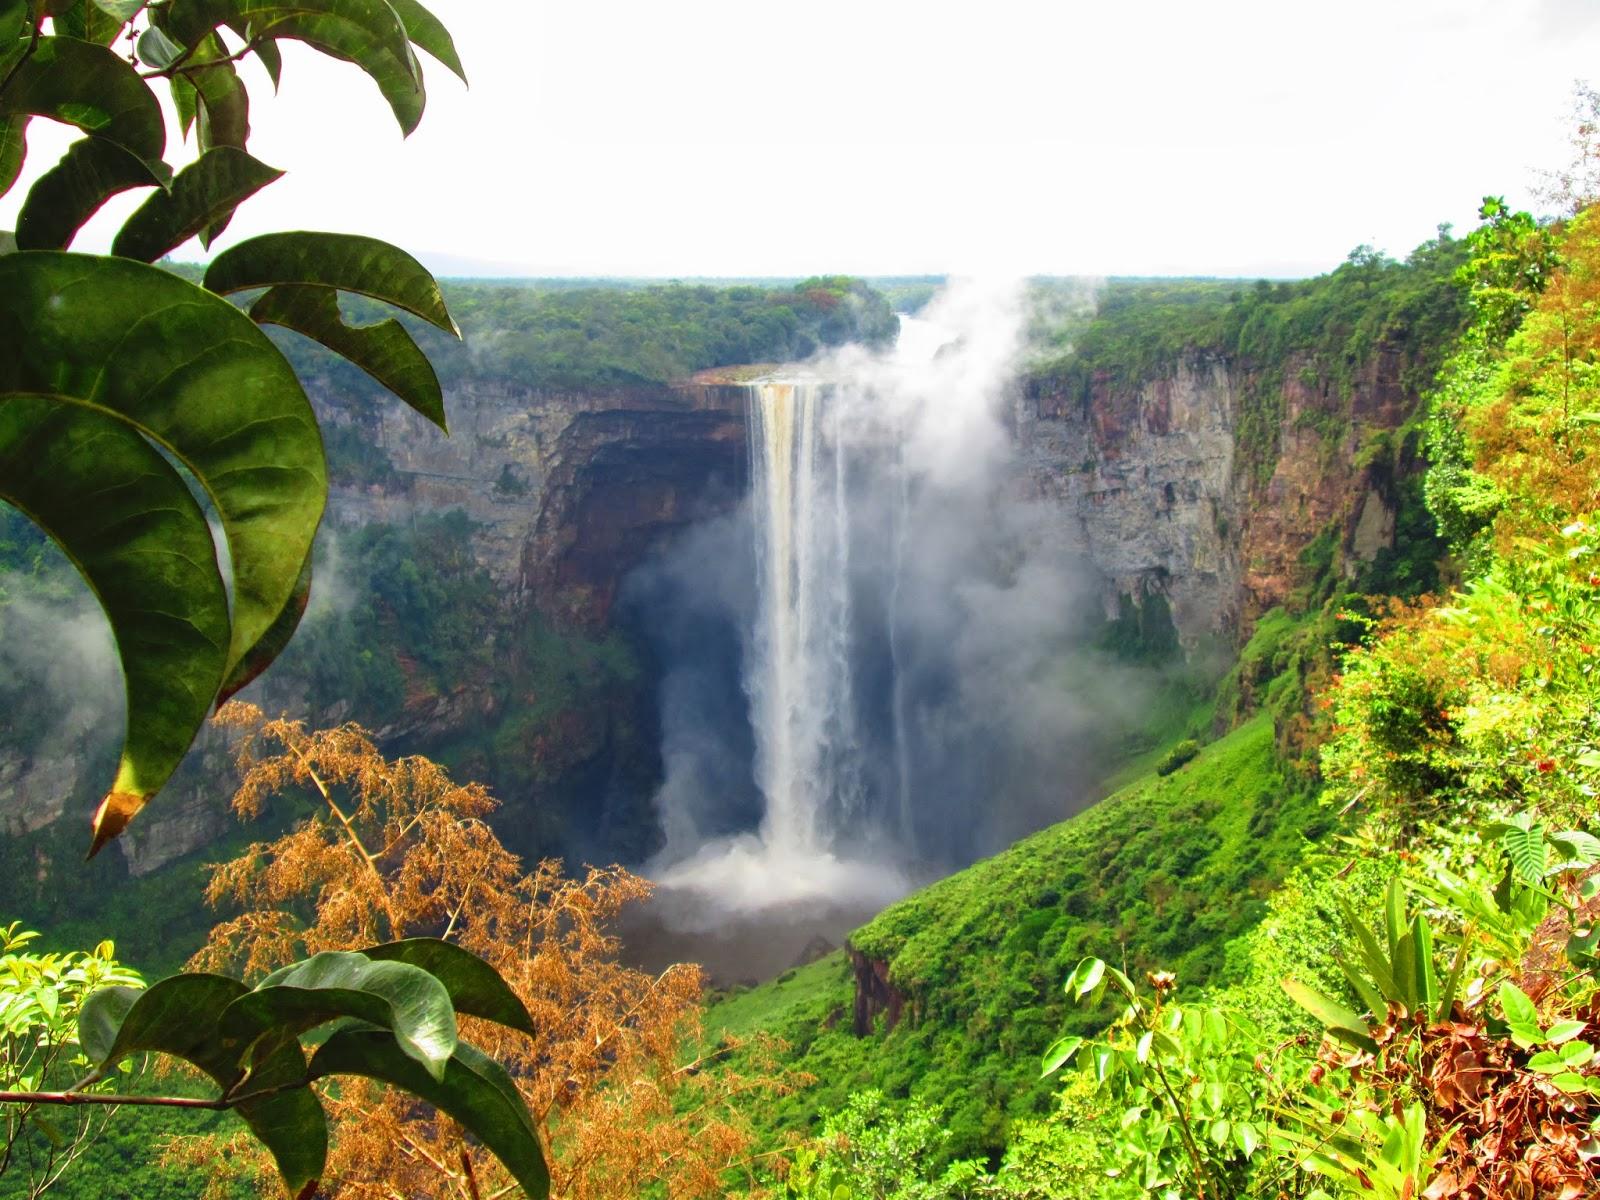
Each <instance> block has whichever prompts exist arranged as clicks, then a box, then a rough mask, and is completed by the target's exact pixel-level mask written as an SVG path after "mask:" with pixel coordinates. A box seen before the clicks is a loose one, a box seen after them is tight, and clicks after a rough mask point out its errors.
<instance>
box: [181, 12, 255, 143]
mask: <svg viewBox="0 0 1600 1200" xmlns="http://www.w3.org/2000/svg"><path fill="white" fill-rule="evenodd" d="M227 55H228V51H227V47H226V46H224V45H223V44H222V39H221V38H219V37H217V36H216V35H215V34H213V35H212V36H211V37H209V38H207V39H206V40H205V42H204V43H203V44H202V48H201V50H200V51H199V53H197V54H195V55H194V56H193V57H192V58H191V59H190V60H189V62H188V63H186V64H185V65H184V67H183V74H184V77H185V78H187V79H188V80H189V82H190V83H192V84H194V88H195V91H196V92H197V93H198V94H199V97H200V104H199V107H198V109H197V111H198V114H199V124H198V128H199V130H200V149H201V151H202V152H204V151H206V150H209V149H211V148H212V147H213V146H234V147H236V148H238V149H241V150H242V149H243V148H244V146H245V143H246V142H248V141H249V140H250V97H249V94H248V93H247V92H246V91H245V90H244V81H243V80H241V79H240V78H239V72H238V71H236V70H234V67H233V64H232V63H230V62H225V61H223V60H224V59H226V58H227Z"/></svg>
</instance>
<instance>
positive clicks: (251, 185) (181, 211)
mask: <svg viewBox="0 0 1600 1200" xmlns="http://www.w3.org/2000/svg"><path fill="white" fill-rule="evenodd" d="M282 175H283V172H282V171H279V170H277V169H276V168H273V167H269V166H267V165H266V164H265V163H263V162H259V161H257V160H256V159H254V158H252V157H251V156H250V155H249V154H247V153H245V152H244V151H243V150H239V149H236V148H234V147H232V146H217V147H215V148H213V149H211V150H207V151H206V152H205V153H204V154H202V155H201V156H200V157H199V158H197V159H196V160H195V161H194V162H192V163H190V164H189V165H188V166H187V167H185V168H184V169H183V170H181V171H179V172H178V174H177V175H176V176H175V177H174V178H173V180H172V188H171V190H170V191H164V192H157V193H156V194H155V195H154V196H151V197H150V198H149V199H148V200H146V201H145V202H144V204H143V205H141V206H140V207H139V209H138V211H136V212H135V213H134V214H133V215H132V216H131V217H129V218H128V220H127V222H126V223H125V224H124V225H123V226H122V229H121V230H120V231H119V232H118V233H117V238H116V241H114V242H113V243H112V244H111V252H112V253H113V254H120V255H122V256H123V257H124V258H137V259H139V260H140V261H141V262H154V261H155V260H156V259H158V258H160V257H161V256H162V255H164V254H170V253H171V252H172V251H173V250H176V249H177V248H178V247H179V246H181V245H183V243H184V242H186V241H188V240H189V239H190V238H192V237H194V236H195V235H196V234H197V233H200V232H201V231H202V230H204V229H205V228H206V227H207V226H209V225H210V224H212V222H214V221H216V220H218V219H219V218H221V217H223V216H225V215H226V214H228V213H230V212H232V211H233V210H234V209H235V208H237V207H238V206H239V204H240V203H241V202H242V201H244V200H245V199H246V198H247V197H249V196H252V195H254V194H255V193H256V192H258V191H260V190H261V189H262V188H264V187H266V185H267V184H269V183H271V182H272V181H273V180H275V179H278V178H279V177H281V176H282Z"/></svg>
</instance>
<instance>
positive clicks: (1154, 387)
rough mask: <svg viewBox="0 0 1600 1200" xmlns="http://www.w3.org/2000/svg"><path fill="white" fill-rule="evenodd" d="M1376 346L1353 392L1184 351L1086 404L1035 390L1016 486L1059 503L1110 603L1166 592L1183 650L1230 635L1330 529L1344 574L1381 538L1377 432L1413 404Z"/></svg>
mask: <svg viewBox="0 0 1600 1200" xmlns="http://www.w3.org/2000/svg"><path fill="white" fill-rule="evenodd" d="M1406 365H1407V364H1406V362H1405V361H1404V359H1403V358H1402V356H1401V355H1400V354H1399V353H1398V352H1396V351H1392V350H1380V352H1379V353H1377V354H1375V355H1373V356H1372V358H1371V359H1370V360H1369V361H1368V362H1367V363H1366V364H1365V366H1363V367H1362V368H1361V369H1360V370H1359V371H1357V372H1356V373H1355V374H1354V376H1353V378H1352V379H1351V380H1350V381H1349V382H1348V383H1341V382H1338V381H1335V380H1332V379H1328V378H1325V377H1323V376H1321V375H1319V374H1318V373H1317V372H1316V371H1315V370H1314V369H1312V368H1311V367H1310V366H1309V365H1308V363H1307V362H1306V361H1303V360H1295V359H1291V360H1290V361H1289V363H1288V364H1287V366H1286V367H1285V368H1284V370H1283V371H1282V374H1281V377H1276V378H1265V377H1263V376H1262V374H1261V373H1260V372H1258V371H1256V370H1254V369H1253V368H1251V367H1250V366H1249V365H1248V364H1244V363H1238V362H1234V361H1230V360H1228V359H1225V358H1222V357H1220V356H1216V355H1208V354H1198V353H1196V354H1190V355H1187V356H1185V357H1183V358H1182V359H1180V360H1179V361H1177V362H1175V363H1174V364H1172V366H1171V367H1170V369H1168V370H1167V371H1166V372H1164V373H1162V374H1159V375H1158V376H1157V377H1156V378H1154V379H1151V380H1148V381H1146V382H1144V383H1141V384H1139V385H1136V386H1129V385H1126V384H1121V383H1119V382H1117V381H1115V380H1112V379H1108V378H1104V377H1097V378H1096V379H1095V380H1094V381H1093V382H1092V384H1091V386H1090V388H1089V390H1088V393H1087V394H1086V395H1077V396H1069V395H1065V394H1062V393H1060V392H1057V391H1052V390H1051V389H1050V387H1049V386H1047V385H1042V384H1040V383H1038V382H1034V383H1032V384H1030V385H1029V386H1026V387H1024V388H1023V389H1022V391H1021V393H1020V394H1019V396H1018V397H1017V400H1016V403H1015V405H1014V410H1013V414H1012V418H1013V428H1014V430H1015V432H1016V435H1017V437H1018V440H1019V443H1020V445H1021V447H1022V458H1021V464H1022V468H1021V469H1022V476H1023V478H1022V479H1021V480H1020V481H1019V486H1020V487H1021V488H1023V490H1025V491H1026V492H1027V493H1028V494H1030V495H1032V496H1034V497H1037V498H1039V499H1041V500H1045V501H1047V502H1049V503H1051V504H1053V505H1055V506H1057V507H1059V509H1060V510H1061V520H1062V521H1063V522H1064V523H1065V524H1066V526H1067V528H1068V531H1069V535H1070V536H1071V538H1072V540H1073V541H1074V542H1075V543H1076V545H1077V547H1078V548H1079V549H1081V550H1082V552H1083V553H1084V554H1085V555H1086V556H1087V558H1088V559H1089V561H1091V562H1092V563H1093V564H1094V565H1095V567H1096V568H1098V570H1099V572H1100V574H1101V585H1102V592H1103V596H1104V600H1105V603H1106V609H1107V612H1108V613H1111V612H1114V611H1115V607H1116V604H1117V600H1118V597H1119V595H1120V596H1130V597H1133V598H1134V599H1135V600H1136V601H1137V600H1139V599H1141V598H1143V597H1144V596H1147V595H1151V594H1156V593H1159V594H1161V595H1163V596H1164V597H1165V598H1166V599H1167V601H1168V603H1169V605H1170V607H1171V611H1172V617H1173V622H1174V624H1175V625H1176V626H1177V628H1178V632H1179V636H1180V637H1181V638H1182V639H1183V641H1184V642H1185V644H1188V645H1194V644H1195V643H1196V642H1198V641H1199V640H1200V639H1201V638H1203V637H1205V636H1206V635H1221V636H1223V637H1231V636H1232V635H1234V634H1235V633H1236V632H1237V631H1238V630H1239V628H1240V626H1241V624H1243V623H1247V622H1248V621H1250V620H1251V619H1253V618H1254V617H1255V616H1257V615H1259V614H1260V613H1261V612H1263V611H1265V610H1266V609H1268V608H1271V607H1272V606H1273V605H1275V604H1279V603H1281V602H1283V601H1284V600H1285V599H1287V598H1288V596H1289V595H1290V593H1291V592H1292V591H1293V590H1294V589H1295V587H1296V586H1298V585H1299V584H1300V583H1301V582H1302V581H1303V576H1304V574H1305V571H1304V569H1303V568H1302V566H1301V561H1300V560H1301V555H1302V552H1303V551H1304V550H1305V548H1306V546H1307V545H1308V544H1309V543H1310V542H1311V541H1312V540H1313V539H1314V538H1316V537H1317V536H1318V535H1319V534H1321V533H1322V532H1323V531H1324V530H1328V529H1332V530H1334V531H1335V535H1336V539H1337V544H1338V546H1339V548H1340V551H1341V554H1340V558H1341V561H1342V562H1343V563H1344V565H1345V569H1346V570H1353V569H1354V568H1355V567H1356V566H1358V565H1359V564H1361V563H1363V562H1368V561H1371V559H1372V558H1373V556H1374V555H1376V554H1377V552H1378V551H1379V550H1380V549H1382V548H1384V547H1386V546H1388V545H1390V544H1392V542H1393V537H1394V519H1395V514H1394V503H1393V499H1392V497H1391V496H1390V495H1389V489H1388V485H1387V483H1386V474H1385V472H1384V470H1383V469H1382V467H1383V464H1382V463H1381V462H1380V461H1379V460H1378V458H1377V457H1375V456H1374V455H1372V454H1371V453H1370V452H1368V448H1369V446H1370V445H1371V439H1372V438H1373V436H1374V435H1381V433H1383V432H1384V431H1387V430H1392V429H1394V428H1396V427H1398V426H1399V425H1400V424H1401V423H1402V422H1403V421H1404V420H1405V419H1406V417H1407V416H1408V415H1409V414H1410V413H1411V412H1412V411H1413V410H1414V408H1415V406H1416V403H1417V396H1416V395H1415V394H1414V393H1411V392H1408V391H1407V390H1406V388H1405V387H1404V386H1403V385H1402V383H1401V380H1402V378H1403V377H1404V368H1405V367H1406Z"/></svg>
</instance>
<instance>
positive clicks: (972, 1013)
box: [706, 715, 1324, 1157]
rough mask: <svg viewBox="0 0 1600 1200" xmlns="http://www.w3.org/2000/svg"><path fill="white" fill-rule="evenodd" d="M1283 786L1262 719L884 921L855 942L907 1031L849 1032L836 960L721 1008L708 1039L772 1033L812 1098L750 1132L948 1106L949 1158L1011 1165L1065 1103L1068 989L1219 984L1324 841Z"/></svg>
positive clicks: (768, 1115)
mask: <svg viewBox="0 0 1600 1200" xmlns="http://www.w3.org/2000/svg"><path fill="white" fill-rule="evenodd" d="M1323 823H1324V822H1323V818H1322V816H1321V813H1320V812H1319V810H1318V809H1317V807H1316V804H1315V802H1314V801H1313V800H1312V799H1310V798H1309V796H1308V794H1307V792H1306V790H1305V788H1304V785H1297V784H1296V783H1294V782H1293V781H1291V780H1289V779H1287V778H1285V777H1284V775H1283V774H1282V773H1281V772H1280V770H1279V768H1278V766H1277V765H1276V762H1275V759H1274V755H1273V731H1272V724H1271V721H1270V719H1268V718H1267V717H1266V716H1265V715H1262V716H1258V717H1256V718H1254V719H1253V720H1251V721H1249V722H1247V723H1246V724H1244V725H1241V726H1240V727H1239V728H1238V729H1236V730H1234V731H1233V732H1232V733H1230V734H1228V735H1227V736H1226V737H1224V738H1222V739H1220V740H1219V741H1217V742H1215V743H1214V744H1212V745H1210V746H1207V747H1206V748H1205V749H1204V750H1203V751H1202V752H1201V753H1200V755H1199V756H1198V757H1197V758H1195V759H1194V760H1193V761H1191V762H1190V763H1189V764H1188V765H1186V766H1185V767H1183V768H1181V769H1179V770H1178V771H1176V772H1174V773H1172V774H1170V775H1168V776H1166V777H1160V776H1156V775H1153V774H1152V775H1147V776H1144V777H1143V778H1141V779H1139V780H1138V781H1136V782H1135V783H1133V784H1131V785H1130V786H1128V787H1126V788H1124V789H1122V790H1121V791H1119V792H1117V793H1116V794H1114V795H1112V796H1110V797H1108V798H1107V799H1106V800H1104V801H1102V802H1101V803H1099V804H1097V805H1095V806H1094V807H1093V808H1091V809H1089V810H1088V811H1086V812H1084V813H1082V814H1080V815H1079V816H1077V817H1074V818H1073V819H1071V820H1069V821H1065V822H1063V823H1062V824H1060V825H1056V826H1053V827H1052V828H1049V829H1046V830H1044V831H1043V832H1040V833H1037V834H1035V835H1033V836H1032V837H1030V838H1027V839H1026V840H1024V841H1021V842H1019V843H1017V844H1016V845H1015V846H1013V847H1011V848H1010V849H1009V850H1006V851H1005V852H1003V853H1001V854H998V855H996V856H995V857H993V858H990V859H987V860H985V861H983V862H980V863H977V864H975V865H974V866H972V867H969V868H968V869H967V870H965V871H962V872H960V873H959V874H956V875H953V876H951V877H950V878H948V879H945V880H943V881H942V882H940V883H937V884H935V885H934V886H932V887H930V888H928V889H926V890H924V891H922V892H919V893H917V894H916V895H913V896H910V897H908V898H907V899H905V900H903V901H901V902H900V903H898V904H896V905H894V906H893V907H891V908H889V909H887V910H886V911H884V912H883V913H882V914H880V915H879V916H878V917H877V918H875V919H874V920H873V921H871V922H870V923H868V924H867V925H865V926H864V927H862V928H861V929H859V930H857V931H856V932H855V933H854V934H853V935H852V937H851V941H852V944H853V945H854V946H855V947H856V948H857V949H859V950H860V951H862V952H863V953H865V954H867V955H869V956H871V957H873V958H876V959H879V960H881V961H884V962H887V963H888V964H889V974H890V979H891V981H892V982H893V984H894V985H895V987H896V988H897V989H898V990H899V991H900V992H901V993H902V994H903V995H904V996H905V997H906V998H907V1005H906V1009H905V1017H904V1019H903V1020H902V1021H901V1023H900V1024H899V1025H898V1026H897V1027H896V1028H895V1029H893V1030H890V1031H887V1032H886V1031H884V1030H883V1029H882V1027H881V1021H880V1027H879V1029H878V1030H877V1031H876V1032H874V1033H873V1034H872V1035H871V1036H868V1037H865V1038H858V1037H856V1036H855V1035H854V1034H853V1033H852V1031H851V1005H852V997H853V995H854V989H853V982H852V976H851V970H850V965H849V963H848V962H847V961H846V959H845V957H844V955H843V954H842V953H841V954H835V955H831V956H829V957H828V958H825V959H822V960H821V961H819V962H816V963H813V964H811V965H810V966H807V967H803V968H800V969H798V970H795V971H792V972H787V973H785V975H784V976H782V977H780V978H779V979H777V980H774V981H773V982H771V983H768V984H764V985H762V986H760V987H757V988H753V989H750V990H748V991H745V992H740V993H737V994H734V995H731V996H728V997H725V998H723V999H721V1000H719V1001H718V1002H717V1003H715V1004H714V1005H712V1007H711V1008H710V1011H709V1013H708V1015H707V1021H706V1028H707V1031H708V1034H709V1035H711V1036H713V1037H715V1036H717V1035H719V1034H720V1033H721V1032H722V1031H727V1032H730V1033H734V1034H740V1035H748V1034H750V1033H753V1032H755V1031H757V1030H765V1031H767V1032H770V1033H773V1034H775V1035H777V1036H779V1037H781V1038H783V1039H785V1040H786V1041H787V1042H788V1043H789V1044H790V1051H789V1054H788V1055H787V1060H788V1061H789V1063H790V1064H791V1065H792V1066H794V1067H795V1068H796V1069H797V1070H799V1071H802V1072H805V1073H807V1074H809V1075H813V1076H815V1077H816V1080H817V1082H816V1083H815V1084H813V1085H811V1086H809V1087H806V1088H803V1089H801V1090H799V1091H797V1092H795V1093H793V1094H791V1095H789V1096H786V1097H783V1098H781V1099H779V1100H777V1101H774V1102H772V1104H771V1106H770V1107H769V1108H768V1109H766V1110H764V1111H762V1112H759V1113H756V1114H754V1115H755V1117H756V1119H757V1121H758V1123H759V1125H760V1126H761V1127H762V1128H764V1129H766V1130H769V1131H770V1132H772V1133H773V1134H774V1135H776V1134H779V1133H781V1132H785V1131H790V1130H795V1131H802V1130H806V1129H809V1128H811V1126H812V1124H813V1122H814V1121H815V1119H816V1117H817V1116H818V1114H820V1113H824V1112H827V1111H830V1110H833V1109H836V1108H839V1107H841V1106H842V1105H843V1103H844V1101H845V1099H846V1097H847V1096H848V1095H849V1094H850V1093H851V1092H854V1091H858V1090H861V1089H863V1088H868V1087H876V1088H882V1089H883V1090H884V1091H885V1092H886V1093H887V1094H889V1095H890V1096H917V1097H921V1098H925V1099H928V1100H930V1101H932V1102H935V1103H937V1104H938V1105H939V1106H941V1107H942V1108H943V1109H944V1110H945V1112H946V1115H947V1118H948V1121H949V1128H950V1130H951V1132H952V1135H953V1136H952V1138H951V1139H950V1143H949V1145H948V1152H949V1154H950V1155H951V1156H952V1157H959V1156H965V1155H971V1154H979V1153H989V1154H994V1153H997V1152H998V1151H999V1150H1000V1148H1001V1147H1002V1146H1003V1144H1004V1140H1005V1132H1006V1127H1007V1125H1008V1123H1009V1121H1010V1120H1011V1119H1012V1118H1013V1117H1014V1116H1017V1115H1020V1114H1022V1113H1026V1112H1031V1111H1038V1110H1040V1109H1041V1108H1042V1107H1043V1106H1044V1105H1045V1103H1046V1102H1047V1100H1048V1098H1049V1096H1050V1094H1051V1092H1052V1090H1053V1089H1052V1087H1051V1086H1050V1085H1048V1084H1041V1083H1040V1082H1039V1081H1038V1079H1037V1076H1038V1055H1039V1053H1040V1052H1041V1050H1042V1049H1043V1048H1044V1047H1045V1046H1046V1045H1048V1044H1049V1042H1050V1041H1051V1040H1052V1039H1053V1038H1054V1037H1055V1036H1056V1035H1057V1033H1058V1032H1060V1031H1061V1030H1062V1029H1064V1028H1072V1027H1074V1026H1075V1025H1077V1026H1083V1027H1090V1026H1095V1025H1096V1024H1098V1023H1103V1020H1104V1018H1103V1016H1102V1015H1099V1014H1094V1013H1084V1012H1081V1011H1080V1010H1077V1009H1069V1008H1068V1007H1067V1005H1066V1001H1065V997H1064V996H1063V995H1062V994H1061V983H1062V981H1063V980H1064V979H1065V977H1066V975H1067V974H1068V973H1069V972H1070V971H1071V969H1072V967H1073V965H1074V964H1075V963H1076V962H1077V961H1078V959H1079V958H1080V957H1082V956H1083V955H1085V954H1098V955H1103V956H1105V957H1107V958H1110V959H1113V960H1125V961H1126V962H1127V964H1128V965H1129V967H1130V968H1140V967H1145V966H1153V965H1155V964H1157V963H1159V964H1161V965H1163V966H1166V967H1168V968H1173V969H1176V970H1177V971H1178V973H1179V976H1180V978H1181V979H1182V980H1183V981H1184V982H1185V983H1186V984H1198V983H1201V982H1221V976H1222V973H1223V960H1224V947H1225V946H1226V943H1227V942H1228V941H1229V940H1230V939H1231V938H1233V937H1236V936H1237V935H1239V934H1240V933H1242V932H1244V931H1245V930H1247V929H1248V928H1250V927H1251V926H1252V925H1253V924H1254V923H1255V922H1257V921H1258V920H1260V918H1261V915H1262V912H1263V910H1264V899H1263V898H1264V896H1265V895H1266V893H1267V892H1269V891H1270V890H1271V888H1272V887H1273V886H1274V885H1275V884H1276V883H1277V882H1278V880H1280V879H1281V878H1282V877H1283V875H1284V873H1285V872H1286V871H1287V870H1288V869H1289V867H1290V866H1291V865H1293V863H1294V862H1295V861H1296V860H1297V859H1298V858H1299V857H1300V854H1301V850H1302V848H1303V847H1304V845H1305V839H1306V837H1307V836H1308V834H1309V835H1312V836H1315V834H1316V833H1317V832H1318V831H1319V827H1320V826H1321V825H1322V824H1323Z"/></svg>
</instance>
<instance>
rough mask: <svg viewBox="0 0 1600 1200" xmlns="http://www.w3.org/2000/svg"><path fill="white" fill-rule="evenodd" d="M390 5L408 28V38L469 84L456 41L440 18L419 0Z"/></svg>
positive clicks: (396, 0)
mask: <svg viewBox="0 0 1600 1200" xmlns="http://www.w3.org/2000/svg"><path fill="white" fill-rule="evenodd" d="M389 5H390V7H391V8H393V9H394V11H395V12H397V13H399V14H400V20H401V21H402V22H404V24H405V27H406V36H407V37H409V38H410V39H411V40H412V42H414V43H415V44H416V45H418V46H420V47H422V49H424V50H426V51H427V52H428V53H429V54H431V55H433V56H434V57H435V58H436V59H438V60H439V61H440V62H441V63H443V64H444V65H445V66H447V67H449V68H450V70H451V71H453V72H454V73H455V75H456V78H458V79H459V80H461V82H462V83H465V82H467V72H466V70H465V69H464V68H463V67H462V65H461V57H460V55H458V54H457V53H456V43H455V39H454V38H452V37H451V36H450V31H449V30H448V29H446V28H445V27H444V23H443V22H441V21H440V20H439V18H438V17H436V16H434V15H433V14H432V13H431V12H429V11H428V10H427V9H426V8H424V7H422V5H421V4H419V3H417V0H389Z"/></svg>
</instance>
